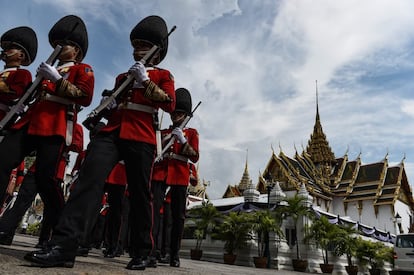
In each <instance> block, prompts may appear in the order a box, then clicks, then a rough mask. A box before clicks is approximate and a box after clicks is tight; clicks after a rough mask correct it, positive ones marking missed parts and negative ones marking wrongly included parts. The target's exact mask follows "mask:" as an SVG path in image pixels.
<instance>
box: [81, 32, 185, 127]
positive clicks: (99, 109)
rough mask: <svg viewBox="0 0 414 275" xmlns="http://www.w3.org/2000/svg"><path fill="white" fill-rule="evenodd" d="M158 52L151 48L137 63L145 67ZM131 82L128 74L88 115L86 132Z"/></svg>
mask: <svg viewBox="0 0 414 275" xmlns="http://www.w3.org/2000/svg"><path fill="white" fill-rule="evenodd" d="M176 28H177V27H176V26H174V27H172V29H171V30H170V32H169V33H168V34H167V36H166V37H165V38H164V39H167V38H168V36H170V34H171V33H172V32H173V31H175V29H176ZM159 50H160V47H158V46H157V45H154V46H152V48H151V49H150V50H149V51H148V52H147V53H146V54H145V56H144V57H143V58H141V60H140V61H139V62H141V63H142V64H143V65H145V64H146V63H147V62H148V61H151V59H152V58H153V57H154V56H155V55H156V54H157V53H158V51H159ZM132 80H134V77H133V76H132V75H131V74H129V75H128V77H127V78H126V79H125V80H124V82H123V83H122V84H121V85H120V86H119V87H118V88H117V89H116V90H115V91H114V92H113V93H112V94H111V95H110V96H108V98H106V99H105V100H104V101H103V102H102V103H101V104H100V105H99V106H98V107H96V108H95V109H93V110H92V112H90V113H89V115H88V117H87V118H86V119H85V120H84V121H83V122H82V124H83V126H85V127H86V129H88V130H92V129H93V128H94V127H95V126H96V124H97V123H98V122H99V121H100V120H101V118H102V117H103V112H104V111H105V110H106V108H107V107H108V105H109V104H111V103H112V102H113V100H116V99H117V98H118V96H120V95H121V93H122V92H124V90H125V88H126V87H127V86H128V85H129V84H130V83H131V82H132Z"/></svg>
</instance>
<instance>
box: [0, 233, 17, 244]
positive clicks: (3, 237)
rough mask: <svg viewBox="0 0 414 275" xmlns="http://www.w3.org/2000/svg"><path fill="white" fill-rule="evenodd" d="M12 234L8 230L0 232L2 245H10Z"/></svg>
mask: <svg viewBox="0 0 414 275" xmlns="http://www.w3.org/2000/svg"><path fill="white" fill-rule="evenodd" d="M13 237H14V235H13V234H10V233H8V232H0V244H2V245H11V244H12V242H13Z"/></svg>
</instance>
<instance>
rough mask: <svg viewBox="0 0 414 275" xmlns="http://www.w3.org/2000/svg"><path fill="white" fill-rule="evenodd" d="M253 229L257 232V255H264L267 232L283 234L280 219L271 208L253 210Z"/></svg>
mask: <svg viewBox="0 0 414 275" xmlns="http://www.w3.org/2000/svg"><path fill="white" fill-rule="evenodd" d="M251 216H252V220H251V222H252V229H253V231H254V232H255V233H256V234H257V240H258V245H257V256H258V257H264V256H265V255H264V250H265V246H266V234H268V233H271V232H274V233H275V234H276V235H277V236H283V231H282V230H281V229H280V228H281V226H280V223H281V222H280V221H279V220H277V219H276V218H275V217H274V216H273V215H272V214H271V213H270V212H269V210H261V211H258V212H252V213H251Z"/></svg>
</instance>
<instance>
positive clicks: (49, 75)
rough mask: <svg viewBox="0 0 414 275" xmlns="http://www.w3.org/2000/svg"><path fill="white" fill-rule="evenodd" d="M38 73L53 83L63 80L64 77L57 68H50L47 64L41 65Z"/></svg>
mask: <svg viewBox="0 0 414 275" xmlns="http://www.w3.org/2000/svg"><path fill="white" fill-rule="evenodd" d="M37 73H38V74H39V75H41V76H42V77H43V78H45V79H49V80H50V81H52V82H53V83H55V82H56V81H58V80H59V79H61V78H62V76H61V75H60V73H59V72H58V71H57V69H56V68H55V67H53V66H50V65H49V64H46V63H45V62H42V63H40V65H39V68H37Z"/></svg>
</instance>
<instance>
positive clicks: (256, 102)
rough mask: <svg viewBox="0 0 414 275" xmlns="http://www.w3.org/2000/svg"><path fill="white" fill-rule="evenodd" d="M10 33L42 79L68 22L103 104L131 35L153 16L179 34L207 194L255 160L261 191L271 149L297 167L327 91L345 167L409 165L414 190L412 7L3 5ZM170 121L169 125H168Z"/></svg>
mask: <svg viewBox="0 0 414 275" xmlns="http://www.w3.org/2000/svg"><path fill="white" fill-rule="evenodd" d="M3 2H7V4H6V3H3V5H2V12H1V13H2V16H0V26H1V28H0V32H1V33H4V32H5V31H7V30H8V29H10V28H13V27H17V26H24V25H26V26H30V27H32V28H33V29H34V30H35V31H36V33H37V36H38V40H39V50H38V55H37V58H36V60H35V61H34V63H33V64H32V65H31V66H30V67H29V69H30V70H31V71H32V73H35V70H36V68H37V66H38V65H39V64H40V62H42V61H44V60H46V59H47V57H48V56H49V54H50V53H51V51H52V48H51V46H50V45H49V43H48V38H47V34H48V32H49V30H50V28H51V27H52V26H53V24H54V23H55V22H56V21H57V20H59V19H60V18H61V17H63V16H65V15H67V14H75V15H78V16H80V17H82V18H83V20H84V21H85V23H86V26H87V28H88V32H89V49H88V53H87V56H86V58H85V59H84V62H85V63H88V64H90V65H92V66H93V68H94V71H95V80H96V82H95V96H94V99H93V103H92V104H91V106H90V107H89V108H86V109H84V110H83V111H82V112H81V114H80V121H82V120H83V119H84V118H85V117H86V115H87V114H88V113H89V112H90V111H91V110H92V109H93V108H94V107H96V106H97V105H98V104H99V101H100V94H101V91H102V90H104V89H108V88H112V87H113V84H114V77H115V76H116V75H117V74H118V73H120V72H124V71H126V70H127V69H128V68H129V67H130V66H131V65H132V64H133V59H132V48H131V46H130V42H129V33H130V31H131V29H132V28H133V27H134V26H135V25H136V24H137V23H138V22H139V21H140V20H141V19H142V18H144V17H146V16H148V15H152V14H156V15H160V16H162V17H163V18H164V19H165V20H166V22H167V24H168V27H169V28H171V27H172V26H173V25H176V26H177V30H176V31H175V32H174V33H173V34H172V36H171V37H170V41H169V49H168V54H167V57H166V59H165V60H164V61H163V62H162V63H161V64H160V66H161V67H164V68H167V69H169V70H170V71H171V72H172V73H173V75H174V77H175V80H176V88H179V87H186V88H187V89H189V90H190V91H191V92H192V96H193V102H194V104H195V103H197V102H198V101H202V104H201V106H200V108H199V109H198V110H197V113H196V114H195V116H194V118H193V119H192V120H191V122H190V124H189V126H191V127H194V128H197V129H198V130H199V132H200V150H201V157H200V162H199V173H200V176H201V178H202V179H204V180H206V181H209V182H210V186H209V187H208V194H209V195H210V197H212V198H218V197H221V196H222V195H223V193H224V191H225V189H226V187H227V185H228V184H232V185H234V184H238V183H239V181H240V179H241V176H242V173H243V170H244V164H245V161H246V155H247V154H246V150H248V165H249V166H248V167H249V173H250V176H251V178H252V180H253V183H257V178H258V175H259V172H260V171H263V170H264V169H265V166H266V164H267V162H268V161H269V158H270V156H271V154H272V149H271V148H272V147H273V148H274V149H275V152H276V153H277V154H278V153H279V148H281V149H282V150H283V152H284V153H285V154H287V155H289V156H293V154H294V152H295V148H296V149H297V150H298V151H299V153H300V152H301V151H302V147H305V146H306V145H307V141H308V140H309V137H310V134H311V133H312V131H313V125H314V122H315V110H316V104H315V90H316V88H315V86H316V85H315V81H316V80H317V81H318V91H319V112H320V117H321V121H322V126H323V130H324V132H325V134H326V135H327V138H328V140H329V142H330V146H331V148H332V150H333V151H334V153H335V156H336V157H341V156H343V155H344V154H345V153H346V152H348V155H349V158H350V159H351V160H352V159H355V158H356V157H357V156H358V154H359V153H361V159H362V162H363V163H371V162H378V161H381V160H382V159H383V158H384V157H385V156H386V154H388V160H389V161H390V164H391V165H396V164H397V163H399V162H400V161H401V160H402V159H403V158H404V156H405V161H404V163H405V167H406V171H407V174H408V178H409V181H410V183H411V184H414V146H413V140H414V123H413V118H414V96H413V93H412V91H413V88H414V87H413V86H414V80H413V77H412V75H413V73H414V47H413V46H414V45H413V44H414V17H413V16H412V11H413V10H414V2H413V1H410V0H407V1H402V0H393V1H385V0H384V1H383V0H375V1H374V0H372V1H371V0H366V1H357V0H337V1H329V0H318V1H312V0H300V1H299V0H285V1H276V0H269V1H266V0H264V1H250V0H240V1H236V0H222V1H218V0H204V1H201V0H192V1H187V0H158V1H156V0H141V1H138V0H118V1H112V0H89V1H81V0H59V1H56V0H32V1H26V0H14V1H9V0H5V1H3ZM169 122H170V120H169V116H168V115H167V114H165V115H164V116H163V124H164V126H167V125H168V124H169Z"/></svg>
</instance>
